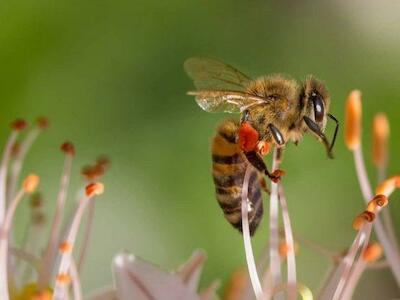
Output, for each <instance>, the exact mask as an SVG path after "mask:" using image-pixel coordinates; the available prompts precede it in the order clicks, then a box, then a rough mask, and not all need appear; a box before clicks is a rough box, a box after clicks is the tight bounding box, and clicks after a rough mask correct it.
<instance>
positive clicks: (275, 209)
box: [269, 148, 282, 286]
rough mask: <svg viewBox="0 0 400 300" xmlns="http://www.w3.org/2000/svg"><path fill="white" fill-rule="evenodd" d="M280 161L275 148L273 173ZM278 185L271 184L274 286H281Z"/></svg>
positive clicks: (272, 271) (270, 256) (271, 261)
mask: <svg viewBox="0 0 400 300" xmlns="http://www.w3.org/2000/svg"><path fill="white" fill-rule="evenodd" d="M279 164H280V161H279V160H278V150H277V149H276V148H275V150H274V156H273V160H272V171H274V170H277V169H279ZM278 188H279V186H278V184H277V183H275V182H271V195H270V210H269V216H270V219H269V245H270V250H269V251H270V252H269V259H270V268H271V276H272V286H277V285H279V284H281V281H282V278H281V277H282V274H281V261H280V257H279V225H278V214H279V199H278Z"/></svg>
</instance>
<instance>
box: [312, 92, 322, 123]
mask: <svg viewBox="0 0 400 300" xmlns="http://www.w3.org/2000/svg"><path fill="white" fill-rule="evenodd" d="M311 100H312V102H313V105H314V115H315V121H316V122H321V121H322V120H323V119H324V115H325V109H324V101H323V100H322V98H321V96H320V95H315V96H313V97H312V98H311Z"/></svg>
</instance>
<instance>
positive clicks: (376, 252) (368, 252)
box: [362, 243, 383, 263]
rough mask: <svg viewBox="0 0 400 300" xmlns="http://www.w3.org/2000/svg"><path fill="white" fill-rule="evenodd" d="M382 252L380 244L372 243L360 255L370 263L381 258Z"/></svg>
mask: <svg viewBox="0 0 400 300" xmlns="http://www.w3.org/2000/svg"><path fill="white" fill-rule="evenodd" d="M382 253H383V249H382V246H381V245H379V244H378V243H373V244H370V245H368V246H367V248H366V249H365V251H364V253H363V254H362V257H363V259H364V260H365V261H366V262H368V263H371V262H374V261H377V260H378V259H379V258H381V256H382Z"/></svg>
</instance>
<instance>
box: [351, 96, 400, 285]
mask: <svg viewBox="0 0 400 300" xmlns="http://www.w3.org/2000/svg"><path fill="white" fill-rule="evenodd" d="M347 119H348V120H347V126H346V131H348V132H349V133H348V136H349V137H351V138H349V139H348V140H347V135H346V143H347V146H348V147H349V148H350V149H351V150H353V154H354V160H355V165H356V171H357V177H358V181H359V184H360V188H361V192H362V195H363V198H364V201H365V202H366V203H368V202H369V201H370V199H371V198H372V197H373V193H372V189H371V185H370V182H369V179H368V174H367V171H366V168H365V162H364V158H363V153H362V147H361V94H360V93H359V92H353V93H351V94H350V96H349V98H348V101H347ZM398 181H400V180H398V179H395V180H393V181H392V182H388V183H386V184H388V185H386V184H384V185H383V187H381V188H379V187H378V191H377V194H383V195H386V196H387V192H390V190H391V189H394V187H395V186H396V185H397V182H398ZM393 186H394V187H393ZM362 222H363V221H362V219H361V218H359V219H358V220H357V221H356V222H355V223H358V224H353V225H355V228H358V226H362ZM373 226H374V230H375V232H376V235H377V238H378V241H379V243H380V244H381V245H382V247H383V249H384V251H385V256H386V257H387V259H388V261H389V265H390V267H391V270H392V273H393V275H394V277H395V279H396V282H397V284H398V285H400V254H399V252H398V248H397V246H396V245H394V244H393V239H391V238H390V237H389V235H388V233H387V232H386V228H385V227H384V225H383V223H382V222H381V220H380V218H377V219H376V220H375V221H374V224H373Z"/></svg>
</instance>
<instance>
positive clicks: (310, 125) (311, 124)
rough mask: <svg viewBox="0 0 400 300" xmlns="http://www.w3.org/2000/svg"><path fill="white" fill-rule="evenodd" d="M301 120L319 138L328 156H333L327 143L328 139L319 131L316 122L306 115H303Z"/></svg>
mask: <svg viewBox="0 0 400 300" xmlns="http://www.w3.org/2000/svg"><path fill="white" fill-rule="evenodd" d="M303 120H304V122H305V123H306V124H307V127H308V128H309V129H310V130H311V131H312V132H314V133H315V134H316V135H317V136H318V137H319V138H320V139H321V141H322V143H323V144H324V146H325V148H326V152H327V154H328V157H329V158H333V154H332V149H331V147H330V145H329V142H328V139H327V138H326V136H325V134H324V133H323V132H322V131H321V128H319V126H318V124H317V123H315V122H314V121H313V120H311V119H310V118H309V117H307V116H304V117H303Z"/></svg>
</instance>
